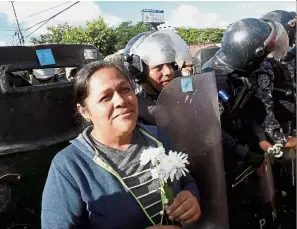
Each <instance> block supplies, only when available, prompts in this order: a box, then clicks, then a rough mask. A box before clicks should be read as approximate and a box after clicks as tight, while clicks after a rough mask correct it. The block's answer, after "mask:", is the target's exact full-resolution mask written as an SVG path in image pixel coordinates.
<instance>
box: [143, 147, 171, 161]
mask: <svg viewBox="0 0 297 229" xmlns="http://www.w3.org/2000/svg"><path fill="white" fill-rule="evenodd" d="M165 155H166V154H165V149H164V148H163V147H158V148H148V149H145V150H143V151H142V154H141V155H140V165H146V164H147V163H149V162H150V161H151V162H152V164H153V165H155V164H156V161H160V160H161V159H162V157H163V156H165Z"/></svg>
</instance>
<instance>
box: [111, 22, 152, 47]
mask: <svg viewBox="0 0 297 229" xmlns="http://www.w3.org/2000/svg"><path fill="white" fill-rule="evenodd" d="M150 30H151V26H150V25H148V24H144V23H143V22H138V23H137V24H136V25H132V22H131V21H128V22H123V23H122V24H120V25H119V26H118V27H117V28H115V30H114V32H115V34H116V38H117V43H116V44H115V48H116V49H117V50H119V49H123V48H125V46H126V44H127V43H128V42H129V40H130V39H131V38H133V37H134V36H136V35H137V34H139V33H142V32H147V31H150Z"/></svg>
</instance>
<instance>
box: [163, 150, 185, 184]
mask: <svg viewBox="0 0 297 229" xmlns="http://www.w3.org/2000/svg"><path fill="white" fill-rule="evenodd" d="M186 164H189V162H188V155H186V154H184V153H181V152H180V153H177V152H173V151H171V150H170V151H169V154H168V155H166V156H165V157H163V158H162V160H161V163H160V165H159V168H160V178H161V179H163V181H164V182H166V183H167V180H168V178H170V180H171V182H173V180H174V178H175V179H176V180H179V178H181V177H182V176H186V173H185V172H189V171H188V169H187V168H186Z"/></svg>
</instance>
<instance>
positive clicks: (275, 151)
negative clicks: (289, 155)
mask: <svg viewBox="0 0 297 229" xmlns="http://www.w3.org/2000/svg"><path fill="white" fill-rule="evenodd" d="M282 146H283V145H282V144H275V145H273V146H272V147H269V148H268V150H267V153H266V155H267V156H273V157H276V158H279V157H281V156H283V151H282V150H281V147H282Z"/></svg>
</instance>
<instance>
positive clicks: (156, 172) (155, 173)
mask: <svg viewBox="0 0 297 229" xmlns="http://www.w3.org/2000/svg"><path fill="white" fill-rule="evenodd" d="M158 169H159V168H158V167H157V166H156V167H154V168H153V169H151V174H152V178H153V179H154V180H155V179H158V178H159V173H158Z"/></svg>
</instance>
